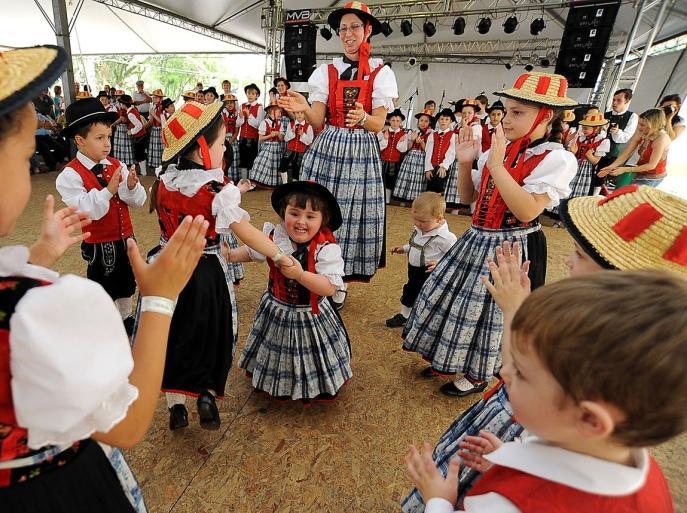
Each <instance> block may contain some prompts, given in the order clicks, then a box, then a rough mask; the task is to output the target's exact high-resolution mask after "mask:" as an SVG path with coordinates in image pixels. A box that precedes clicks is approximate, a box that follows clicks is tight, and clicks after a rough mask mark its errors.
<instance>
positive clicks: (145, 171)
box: [138, 160, 148, 176]
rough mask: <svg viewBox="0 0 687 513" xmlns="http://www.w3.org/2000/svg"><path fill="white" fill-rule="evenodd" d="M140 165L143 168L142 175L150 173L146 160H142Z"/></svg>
mask: <svg viewBox="0 0 687 513" xmlns="http://www.w3.org/2000/svg"><path fill="white" fill-rule="evenodd" d="M138 166H139V168H140V170H141V173H140V174H141V176H146V175H147V174H148V165H147V163H146V161H145V160H142V161H141V162H139V163H138Z"/></svg>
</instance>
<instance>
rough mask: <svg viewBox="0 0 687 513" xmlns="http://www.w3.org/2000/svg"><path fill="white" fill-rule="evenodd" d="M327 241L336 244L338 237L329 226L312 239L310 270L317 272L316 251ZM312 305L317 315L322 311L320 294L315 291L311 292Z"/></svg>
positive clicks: (313, 311)
mask: <svg viewBox="0 0 687 513" xmlns="http://www.w3.org/2000/svg"><path fill="white" fill-rule="evenodd" d="M325 242H331V243H332V244H335V243H336V239H335V238H334V234H333V233H332V231H331V230H330V229H329V228H326V227H322V228H320V231H319V232H317V234H316V235H315V236H314V237H313V238H312V240H311V241H310V247H309V248H308V272H311V273H313V274H316V272H315V251H316V250H317V246H319V245H320V244H324V243H325ZM310 307H311V309H312V313H314V314H315V315H317V314H319V313H320V305H319V296H318V295H317V294H315V293H314V292H310Z"/></svg>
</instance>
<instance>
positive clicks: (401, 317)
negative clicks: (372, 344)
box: [386, 192, 457, 328]
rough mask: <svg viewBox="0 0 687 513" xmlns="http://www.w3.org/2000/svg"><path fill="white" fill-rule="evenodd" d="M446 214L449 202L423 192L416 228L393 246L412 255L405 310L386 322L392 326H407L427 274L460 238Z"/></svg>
mask: <svg viewBox="0 0 687 513" xmlns="http://www.w3.org/2000/svg"><path fill="white" fill-rule="evenodd" d="M445 213H446V202H445V201H444V198H442V197H441V194H439V193H438V192H423V193H421V194H420V195H419V196H418V197H417V198H415V201H413V207H412V216H413V222H414V223H415V227H414V229H413V233H412V234H411V235H410V240H409V241H408V244H406V245H404V246H396V247H395V248H391V252H392V253H399V254H407V255H408V282H407V283H406V284H405V285H404V286H403V295H402V296H401V312H400V313H397V314H396V315H394V316H393V317H392V318H390V319H387V321H386V325H387V326H388V327H389V328H400V327H401V326H403V325H405V323H406V321H407V320H408V316H409V315H410V310H411V308H412V307H413V305H414V304H415V300H416V299H417V296H418V294H419V293H420V289H421V288H422V286H423V285H424V283H425V281H427V276H429V273H431V272H432V271H433V270H434V268H435V267H436V265H437V262H438V261H439V260H441V258H442V257H443V256H444V255H445V254H446V253H447V252H448V250H449V249H451V246H453V244H455V242H456V240H457V238H456V236H455V235H454V234H453V233H451V232H450V231H449V229H448V223H447V222H446V219H444V214H445Z"/></svg>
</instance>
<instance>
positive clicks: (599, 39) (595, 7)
mask: <svg viewBox="0 0 687 513" xmlns="http://www.w3.org/2000/svg"><path fill="white" fill-rule="evenodd" d="M620 2H621V0H607V1H587V2H576V3H575V4H574V5H573V6H572V7H570V10H569V11H568V18H567V19H566V22H565V30H564V32H563V37H562V38H561V47H560V50H559V51H558V59H557V60H556V73H558V74H560V75H563V76H564V77H566V78H567V79H568V85H569V87H594V86H595V85H596V81H597V79H598V77H599V73H600V72H601V66H602V65H603V60H604V55H605V54H606V50H607V49H608V41H609V39H610V37H611V32H612V30H613V24H614V23H615V18H616V16H617V15H618V10H619V9H620Z"/></svg>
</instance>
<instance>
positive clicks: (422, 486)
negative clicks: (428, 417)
mask: <svg viewBox="0 0 687 513" xmlns="http://www.w3.org/2000/svg"><path fill="white" fill-rule="evenodd" d="M405 463H406V467H407V469H408V474H410V478H411V479H412V480H413V483H414V484H415V487H416V488H417V489H418V490H419V491H420V495H422V500H423V501H424V503H425V504H427V502H428V501H429V500H430V499H434V498H442V499H446V500H447V501H448V502H450V503H451V504H455V503H456V501H457V500H458V472H459V470H460V464H459V463H458V461H457V460H452V461H451V462H450V463H449V466H448V472H447V474H446V477H445V478H444V476H442V475H441V472H439V470H438V469H437V467H436V465H435V463H434V461H432V448H431V447H430V445H429V444H428V443H427V442H425V443H424V444H423V452H422V454H420V452H419V451H418V450H417V449H416V448H415V446H414V445H410V446H409V447H408V453H407V454H406V457H405Z"/></svg>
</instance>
